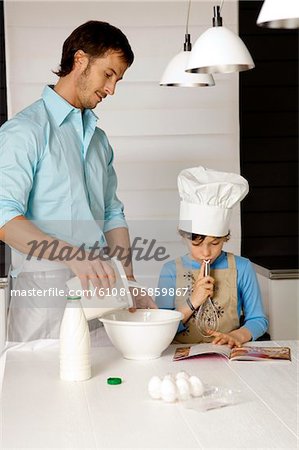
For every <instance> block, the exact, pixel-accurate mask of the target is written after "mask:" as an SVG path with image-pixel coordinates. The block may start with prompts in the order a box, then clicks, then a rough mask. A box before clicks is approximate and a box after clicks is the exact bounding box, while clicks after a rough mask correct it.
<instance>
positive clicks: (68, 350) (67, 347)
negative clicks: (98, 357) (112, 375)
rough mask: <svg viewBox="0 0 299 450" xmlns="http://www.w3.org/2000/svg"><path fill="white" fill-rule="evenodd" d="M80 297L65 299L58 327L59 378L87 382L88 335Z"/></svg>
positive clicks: (89, 372) (89, 373) (88, 360)
mask: <svg viewBox="0 0 299 450" xmlns="http://www.w3.org/2000/svg"><path fill="white" fill-rule="evenodd" d="M80 299H81V297H71V296H68V297H67V304H66V307H65V311H64V315H63V318H62V322H61V326H60V378H61V379H62V380H67V381H83V380H88V378H90V376H91V365H90V335H89V329H88V323H87V320H86V317H85V314H84V311H83V309H82V305H81V301H80Z"/></svg>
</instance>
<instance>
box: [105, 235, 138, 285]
mask: <svg viewBox="0 0 299 450" xmlns="http://www.w3.org/2000/svg"><path fill="white" fill-rule="evenodd" d="M105 238H106V241H107V244H108V254H109V256H115V257H116V258H117V259H119V260H120V261H121V263H122V265H123V268H124V271H125V274H126V275H127V278H128V280H134V279H135V278H134V275H133V264H132V254H131V244H130V236H129V230H128V228H125V227H120V228H113V229H112V230H110V231H107V232H106V233H105Z"/></svg>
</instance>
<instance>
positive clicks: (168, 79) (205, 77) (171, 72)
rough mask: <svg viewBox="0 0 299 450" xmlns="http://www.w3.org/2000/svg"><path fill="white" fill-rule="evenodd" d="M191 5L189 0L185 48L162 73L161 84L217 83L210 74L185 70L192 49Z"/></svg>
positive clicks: (191, 85) (198, 85)
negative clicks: (190, 28)
mask: <svg viewBox="0 0 299 450" xmlns="http://www.w3.org/2000/svg"><path fill="white" fill-rule="evenodd" d="M190 5H191V0H189V7H188V14H187V24H186V34H185V42H184V50H183V51H181V52H180V53H178V54H177V55H175V56H174V57H173V58H172V59H171V61H170V62H169V63H168V65H167V67H166V69H165V71H164V73H163V75H162V78H161V81H160V86H177V87H208V86H214V85H215V81H214V78H213V76H212V75H210V74H201V73H187V72H186V71H185V70H186V67H187V63H188V59H189V57H190V54H191V49H192V44H191V40H190V34H189V33H188V23H189V14H190Z"/></svg>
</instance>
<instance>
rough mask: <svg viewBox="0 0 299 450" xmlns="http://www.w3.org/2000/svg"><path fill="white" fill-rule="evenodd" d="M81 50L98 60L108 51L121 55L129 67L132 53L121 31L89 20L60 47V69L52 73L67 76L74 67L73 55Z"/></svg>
mask: <svg viewBox="0 0 299 450" xmlns="http://www.w3.org/2000/svg"><path fill="white" fill-rule="evenodd" d="M78 50H83V51H84V52H85V53H87V54H88V55H89V56H90V57H91V58H100V57H104V55H105V54H106V53H107V52H108V51H109V50H112V51H116V52H120V53H121V57H122V58H123V59H124V61H125V62H126V63H127V64H128V66H130V65H131V64H132V63H133V61H134V53H133V51H132V49H131V46H130V44H129V41H128V39H127V37H126V36H125V35H124V34H123V32H122V31H121V30H119V29H118V28H116V27H114V26H113V25H110V24H109V23H107V22H99V21H97V20H90V21H89V22H86V23H84V24H83V25H80V26H79V27H78V28H76V29H75V30H74V31H73V32H72V33H71V34H70V35H69V37H68V38H67V39H66V40H65V42H64V44H63V47H62V56H61V62H60V69H59V70H58V71H57V72H54V73H55V74H56V75H58V76H59V77H65V76H66V75H68V74H69V73H70V72H71V71H72V69H73V65H74V55H75V53H76V52H77V51H78Z"/></svg>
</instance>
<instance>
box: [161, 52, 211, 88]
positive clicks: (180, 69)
mask: <svg viewBox="0 0 299 450" xmlns="http://www.w3.org/2000/svg"><path fill="white" fill-rule="evenodd" d="M190 54H191V52H189V51H181V52H180V53H178V54H177V55H176V56H174V57H173V58H172V60H171V61H170V62H169V64H168V65H167V67H166V69H165V71H164V73H163V75H162V78H161V81H160V86H180V87H206V86H214V85H215V81H214V78H213V76H212V75H210V74H205V73H203V74H201V73H187V72H185V69H186V67H187V63H188V59H189V57H190Z"/></svg>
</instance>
